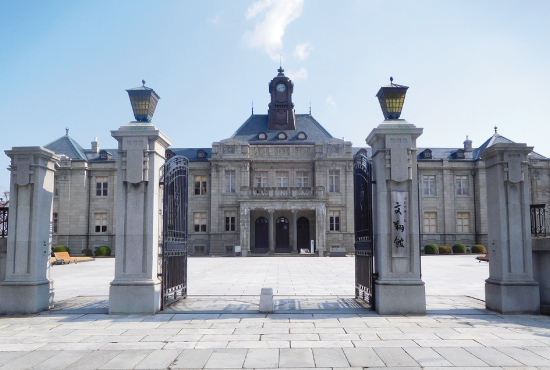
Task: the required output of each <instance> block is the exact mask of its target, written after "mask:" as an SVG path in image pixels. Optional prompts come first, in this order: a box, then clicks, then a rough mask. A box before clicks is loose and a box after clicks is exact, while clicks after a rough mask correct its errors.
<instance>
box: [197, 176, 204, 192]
mask: <svg viewBox="0 0 550 370" xmlns="http://www.w3.org/2000/svg"><path fill="white" fill-rule="evenodd" d="M195 195H206V176H195Z"/></svg>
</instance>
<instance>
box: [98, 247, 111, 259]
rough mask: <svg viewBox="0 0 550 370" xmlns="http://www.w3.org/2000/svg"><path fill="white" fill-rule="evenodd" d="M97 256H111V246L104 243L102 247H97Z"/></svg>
mask: <svg viewBox="0 0 550 370" xmlns="http://www.w3.org/2000/svg"><path fill="white" fill-rule="evenodd" d="M95 255H96V256H102V257H103V256H110V255H111V248H109V247H107V246H106V245H102V246H101V247H97V249H96V250H95Z"/></svg>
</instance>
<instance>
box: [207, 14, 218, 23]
mask: <svg viewBox="0 0 550 370" xmlns="http://www.w3.org/2000/svg"><path fill="white" fill-rule="evenodd" d="M207 21H208V22H210V23H212V24H218V23H219V22H220V15H219V14H217V15H215V16H214V17H212V18H208V19H207Z"/></svg>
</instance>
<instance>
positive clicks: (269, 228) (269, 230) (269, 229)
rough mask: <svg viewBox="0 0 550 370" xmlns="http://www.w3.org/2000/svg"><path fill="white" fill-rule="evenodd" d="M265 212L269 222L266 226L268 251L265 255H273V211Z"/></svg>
mask: <svg viewBox="0 0 550 370" xmlns="http://www.w3.org/2000/svg"><path fill="white" fill-rule="evenodd" d="M267 212H269V220H268V224H267V233H268V236H269V241H268V249H269V250H268V251H267V253H269V254H273V253H275V225H274V224H273V212H274V210H273V209H268V210H267Z"/></svg>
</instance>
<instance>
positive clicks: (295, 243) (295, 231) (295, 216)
mask: <svg viewBox="0 0 550 370" xmlns="http://www.w3.org/2000/svg"><path fill="white" fill-rule="evenodd" d="M297 221H298V210H297V209H294V208H293V209H292V243H291V244H290V249H291V251H292V253H298V252H299V251H298V222H297Z"/></svg>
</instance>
